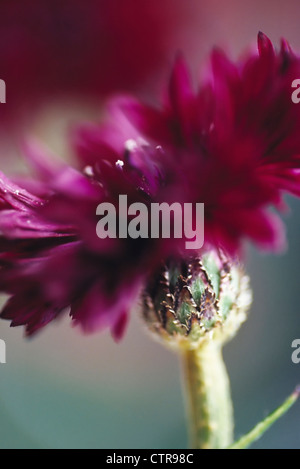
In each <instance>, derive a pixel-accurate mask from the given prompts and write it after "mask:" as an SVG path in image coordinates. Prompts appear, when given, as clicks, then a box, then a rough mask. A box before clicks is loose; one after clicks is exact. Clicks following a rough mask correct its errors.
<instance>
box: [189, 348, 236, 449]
mask: <svg viewBox="0 0 300 469" xmlns="http://www.w3.org/2000/svg"><path fill="white" fill-rule="evenodd" d="M183 365H184V383H185V388H186V394H187V404H188V422H189V433H190V445H191V447H192V448H193V449H225V448H228V447H229V446H230V445H231V444H232V442H233V409H232V403H231V396H230V384H229V379H228V375H227V371H226V368H225V364H224V361H223V357H222V347H221V346H220V345H219V344H217V343H214V342H213V341H211V342H209V341H208V342H206V343H204V344H202V345H201V347H200V348H198V349H197V350H185V351H184V352H183Z"/></svg>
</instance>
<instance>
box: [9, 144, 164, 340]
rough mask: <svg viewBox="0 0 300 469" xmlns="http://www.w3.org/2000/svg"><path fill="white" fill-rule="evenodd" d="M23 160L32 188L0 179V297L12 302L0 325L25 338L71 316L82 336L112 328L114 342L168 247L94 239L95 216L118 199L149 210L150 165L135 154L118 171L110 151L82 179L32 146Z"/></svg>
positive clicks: (153, 181)
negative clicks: (20, 330)
mask: <svg viewBox="0 0 300 469" xmlns="http://www.w3.org/2000/svg"><path fill="white" fill-rule="evenodd" d="M27 152H28V155H29V157H30V159H31V163H32V165H33V166H34V167H35V170H36V172H37V174H38V175H39V180H38V181H37V180H24V181H23V182H22V187H24V186H26V188H27V190H25V189H23V188H20V187H19V186H17V185H15V184H14V183H12V182H11V181H10V180H8V179H7V178H5V176H4V175H3V176H1V187H0V190H1V194H0V195H1V202H2V203H1V207H0V209H1V213H0V219H1V221H0V225H1V226H0V229H1V238H0V265H1V274H0V289H1V290H2V291H3V292H6V293H8V294H9V295H11V296H10V299H9V300H8V301H7V303H6V305H5V306H4V309H3V311H2V313H1V317H2V318H5V319H9V320H11V321H12V323H11V324H12V326H17V325H21V324H22V325H26V332H27V334H29V335H30V334H33V333H34V332H36V331H37V330H38V329H40V328H41V327H43V326H44V325H46V324H47V323H48V322H50V321H51V320H53V319H55V318H56V317H57V316H59V315H60V314H61V313H62V312H63V311H65V310H66V309H67V308H70V315H71V316H72V318H73V320H74V322H75V323H76V324H79V325H81V327H82V329H83V330H84V331H86V332H90V331H92V330H94V329H97V328H104V327H110V328H111V331H112V334H113V336H114V337H115V338H116V339H118V338H120V337H121V336H122V334H123V331H124V328H125V325H126V322H127V317H128V312H129V310H130V308H131V307H132V304H133V301H134V299H135V298H136V296H137V293H138V291H139V289H140V287H141V285H142V282H143V280H144V278H145V276H146V275H147V274H148V273H149V272H150V271H151V269H152V268H154V267H156V266H157V265H158V263H159V261H160V259H161V258H162V256H163V255H164V254H167V252H168V250H169V248H168V244H167V243H166V241H168V240H164V243H161V241H160V240H151V239H135V240H134V239H131V238H126V239H117V238H116V239H111V238H109V239H106V240H103V239H99V238H98V237H97V234H96V225H97V221H98V218H99V217H97V216H96V208H97V206H98V204H99V203H101V202H105V201H109V202H111V203H114V204H115V205H116V206H117V201H118V195H119V194H126V195H127V197H128V203H132V202H133V201H134V202H137V201H142V202H144V203H145V204H147V205H148V204H149V203H150V200H151V198H152V197H155V194H156V193H157V191H158V180H159V176H158V174H157V176H154V172H153V171H155V169H154V165H153V162H152V163H151V164H149V169H148V171H147V169H146V168H145V167H143V164H144V162H143V151H142V150H140V149H136V150H132V152H131V154H132V155H133V159H132V161H130V158H129V159H128V161H127V162H126V164H124V167H123V166H122V165H120V164H119V156H116V158H114V155H113V151H112V152H111V153H112V155H111V156H112V158H111V159H110V158H109V155H108V154H107V153H104V154H103V155H102V156H101V155H99V158H98V161H97V165H95V166H94V167H93V168H92V167H87V168H85V172H84V174H83V173H81V172H79V171H77V170H75V169H73V168H71V167H70V166H68V165H66V164H64V163H59V162H58V161H55V160H53V159H50V158H47V156H46V155H45V154H44V153H43V151H41V150H40V148H38V147H37V146H36V145H35V144H30V145H29V146H28V147H27ZM147 156H149V155H148V154H147ZM153 156H154V155H153ZM135 157H136V158H135ZM139 159H140V161H139Z"/></svg>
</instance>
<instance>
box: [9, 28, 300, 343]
mask: <svg viewBox="0 0 300 469" xmlns="http://www.w3.org/2000/svg"><path fill="white" fill-rule="evenodd" d="M212 65H213V66H212V75H211V77H210V78H209V79H208V81H207V83H205V84H204V85H200V86H199V88H198V90H197V91H194V89H193V87H192V85H191V82H190V78H189V74H188V71H187V68H186V66H185V64H184V62H183V60H182V59H181V58H180V59H179V60H178V61H177V62H176V65H175V68H174V71H173V74H172V77H171V81H170V85H169V94H168V97H167V99H166V100H165V102H164V103H163V106H162V107H161V108H160V109H155V108H152V107H148V106H144V105H142V104H141V103H139V102H138V101H136V100H133V99H129V98H123V99H121V100H119V101H117V104H116V103H115V102H114V105H113V120H112V122H109V123H108V124H107V125H102V126H100V127H99V126H92V127H81V128H80V129H78V131H77V132H76V138H75V146H76V149H77V155H78V164H77V168H75V167H74V168H73V167H71V166H69V165H67V164H65V163H58V162H57V160H56V159H54V158H53V157H52V155H46V154H45V151H44V150H41V149H40V148H39V147H37V146H36V145H28V147H27V149H26V152H27V154H28V156H29V159H30V162H31V165H32V166H33V167H34V169H35V173H36V175H37V177H36V179H35V180H34V181H26V180H24V181H22V182H21V187H22V188H21V187H16V186H15V185H13V183H11V182H10V181H8V180H7V179H5V177H4V176H3V179H2V182H1V185H0V190H1V202H2V203H1V206H0V229H1V233H2V235H1V238H0V266H1V270H0V289H1V290H2V291H3V292H5V293H8V294H9V295H10V298H9V299H8V301H7V303H6V305H5V306H4V309H3V311H2V313H1V317H2V318H6V319H9V320H11V321H12V325H13V326H16V325H21V324H23V325H25V326H26V330H27V333H28V334H32V333H34V332H36V331H37V330H38V329H40V328H41V327H42V326H44V325H45V324H47V323H48V322H50V321H51V320H53V319H55V318H56V317H57V316H59V315H61V314H62V313H63V311H65V310H66V309H68V308H69V309H70V315H71V317H72V318H73V321H74V323H75V324H79V325H81V327H82V328H83V329H84V330H85V331H91V330H94V329H96V328H103V327H109V328H110V329H111V331H112V333H113V335H114V336H115V337H116V338H120V337H121V336H122V334H123V332H124V328H125V325H126V322H127V317H128V312H129V310H130V309H131V307H132V303H133V301H134V299H135V298H136V297H137V295H138V292H139V290H140V288H141V287H142V286H143V285H145V284H146V283H147V285H151V284H152V282H151V276H152V275H156V273H157V271H158V270H159V269H160V267H161V264H162V262H164V263H165V264H166V265H170V262H171V261H170V258H172V259H178V258H186V257H187V253H186V252H185V250H184V246H183V243H182V239H176V238H175V237H173V238H171V239H168V240H166V239H161V238H158V239H151V238H142V237H140V238H137V239H131V238H130V237H127V238H121V237H108V238H106V239H99V238H98V236H97V234H96V225H97V216H96V208H97V206H98V204H99V203H102V202H109V203H112V204H114V205H115V206H117V201H118V198H119V196H120V195H121V194H123V195H124V194H125V195H126V196H127V198H128V202H129V203H135V202H142V203H143V204H145V205H146V206H147V207H149V206H150V204H151V203H152V202H159V203H161V202H169V203H173V202H175V201H177V202H180V203H185V202H188V203H191V202H192V203H204V205H205V245H204V249H203V251H202V252H201V253H199V252H197V253H194V254H195V255H196V256H199V254H201V255H202V254H203V252H204V251H207V250H209V249H211V248H212V249H214V250H219V249H220V248H221V249H222V250H223V251H225V252H227V254H228V253H229V254H232V253H236V252H237V251H238V249H239V247H240V245H241V242H242V240H243V239H244V238H250V239H251V240H252V241H254V242H255V243H256V244H258V245H261V246H264V247H268V248H269V247H270V248H274V247H278V246H280V245H281V243H282V239H283V236H282V230H281V225H280V222H279V219H278V218H277V217H275V215H274V214H270V212H269V207H270V206H272V205H273V206H274V207H277V208H281V207H282V199H281V198H282V192H284V191H287V192H290V193H293V194H295V195H300V181H299V178H300V176H299V168H300V134H299V132H298V128H299V124H300V107H299V108H298V107H297V106H296V105H295V104H293V103H292V101H291V84H292V81H293V80H294V79H295V78H296V77H297V76H300V59H299V58H298V57H296V56H295V55H294V54H293V53H292V51H291V50H290V49H289V47H288V46H287V45H286V43H285V42H283V43H282V48H281V50H280V52H278V53H277V52H275V51H274V49H273V46H272V45H271V43H270V41H269V40H268V39H267V38H266V37H265V36H263V35H260V36H259V52H258V54H251V55H249V56H247V57H246V58H244V59H243V60H242V61H239V62H238V63H237V64H235V63H233V62H231V61H230V60H229V59H228V58H227V57H226V56H225V55H224V53H222V52H220V51H215V52H214V53H213V55H212ZM298 109H299V110H298ZM25 189H26V190H25ZM188 254H189V257H190V255H191V252H189V253H188ZM201 272H202V271H201ZM204 274H205V272H204V273H203V272H202V273H201V275H202V276H203V275H204ZM149 278H150V282H149V280H148V279H149ZM179 281H181V280H180V279H179ZM186 281H187V282H189V279H188V278H186ZM154 283H155V282H154ZM188 286H190V285H188ZM206 286H207V285H206ZM207 287H208V286H207ZM204 290H205V288H204ZM208 290H209V289H208ZM205 291H206V290H205ZM210 293H211V292H210ZM238 296H239V295H238V293H236V292H235V293H234V298H235V299H236V298H238ZM216 298H217V297H216ZM152 299H153V298H152ZM198 300H199V305H198V308H200V305H201V301H202V300H201V299H199V298H198ZM211 307H212V310H213V311H214V315H215V316H216V318H217V319H218V317H219V316H218V314H219V310H218V305H217V303H215V302H214V301H213V302H212V305H211ZM197 311H198V310H197ZM199 311H200V310H199ZM199 311H198V313H199ZM200 312H201V311H200ZM175 313H176V314H177V311H175ZM198 313H197V314H198ZM199 314H200V313H199ZM199 314H198V315H196V316H197V318H198V319H199V320H202V317H201V318H200V317H198V316H199ZM198 319H197V320H198ZM217 323H218V321H217Z"/></svg>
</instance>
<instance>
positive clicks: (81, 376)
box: [0, 0, 300, 449]
mask: <svg viewBox="0 0 300 469" xmlns="http://www.w3.org/2000/svg"><path fill="white" fill-rule="evenodd" d="M86 3H88V6H87V5H86ZM150 5H151V6H150ZM299 19H300V4H299V2H298V1H296V0H285V1H282V0H273V1H272V2H270V1H266V0H259V1H258V0H251V1H250V0H244V1H241V0H227V1H226V2H220V1H217V0H210V1H201V0H189V2H186V0H172V1H170V0H164V1H158V0H156V1H153V2H149V1H147V0H126V2H124V1H119V0H110V1H109V2H107V1H106V2H105V1H102V0H97V1H91V2H84V1H83V0H82V1H79V0H72V1H69V0H60V2H58V1H56V0H51V1H50V0H47V1H46V0H35V1H34V0H28V1H25V0H19V1H17V0H9V1H6V0H3V1H2V2H1V4H0V78H1V79H5V81H6V84H7V104H6V105H0V128H1V129H2V131H3V132H2V137H1V139H0V143H1V145H2V154H3V158H2V156H1V159H0V165H2V168H1V169H5V170H6V169H7V168H8V169H9V170H10V171H15V170H17V171H18V170H19V169H20V162H19V160H18V158H17V154H18V146H17V144H18V141H19V139H20V138H21V137H22V136H23V134H24V132H25V131H26V132H31V133H35V134H37V135H39V137H40V138H41V139H42V140H43V141H44V142H46V143H47V144H48V145H49V146H50V147H51V148H52V149H54V150H55V151H58V152H59V153H61V154H62V155H63V156H65V157H68V156H69V148H68V146H67V145H66V143H65V142H66V140H65V139H64V137H65V135H66V133H67V131H68V129H69V127H70V126H71V125H73V124H74V123H75V122H78V121H80V120H82V119H83V118H84V119H89V120H95V119H98V118H99V117H100V116H101V112H102V111H101V110H102V106H103V103H104V102H105V100H106V99H107V97H108V96H110V95H111V94H113V93H115V92H120V91H134V92H135V93H137V94H138V95H140V96H142V97H145V98H146V99H155V98H153V97H154V96H155V94H156V93H158V92H159V90H160V89H161V84H162V83H163V82H165V81H166V79H167V77H168V74H169V69H170V66H171V64H172V62H173V60H174V56H175V54H176V52H177V51H178V50H182V51H183V52H184V53H185V55H186V56H187V57H188V60H189V62H190V63H191V65H192V68H193V70H194V73H195V74H196V73H198V71H199V70H200V69H201V66H203V63H204V61H205V60H206V59H207V56H208V54H209V51H210V50H211V48H212V47H213V46H215V45H218V46H221V47H223V48H225V49H226V50H228V51H229V52H230V53H231V54H232V55H233V56H234V57H237V56H238V55H239V54H240V53H241V52H242V51H243V50H244V49H245V47H248V46H249V45H255V41H256V35H257V32H258V31H259V30H262V31H263V32H265V33H266V34H267V35H268V36H269V37H270V38H271V39H272V40H273V41H274V42H275V43H276V44H278V43H279V40H280V38H281V37H282V36H284V37H286V38H287V39H288V40H289V41H290V42H291V44H292V46H293V47H294V49H295V50H296V51H297V50H298V51H299V52H300V30H299ZM83 72H84V73H83ZM295 78H296V77H295ZM146 90H147V91H146ZM1 145H0V147H1ZM289 204H290V207H291V211H290V213H289V214H287V215H286V216H285V219H286V223H287V230H288V241H289V250H288V251H287V252H286V253H285V254H284V255H281V256H272V255H262V254H260V253H259V252H256V251H254V250H252V249H251V248H250V249H249V251H248V256H247V269H248V272H249V274H250V276H251V278H252V287H253V290H254V303H253V307H252V310H251V314H250V316H249V320H248V322H247V323H246V324H245V325H244V326H243V328H242V330H241V332H240V333H239V334H238V336H237V337H236V339H235V340H234V341H233V342H232V343H230V344H228V345H227V346H226V348H225V358H226V363H227V365H228V370H229V374H230V377H231V384H232V394H233V401H234V406H235V414H236V436H240V435H242V434H243V433H245V432H247V431H248V430H250V429H251V428H252V426H253V425H255V424H256V423H257V422H258V421H259V420H261V419H262V417H264V416H266V415H267V414H268V413H269V412H270V411H272V410H273V409H274V408H275V407H276V406H278V405H279V404H280V403H281V402H282V401H283V399H284V398H285V397H286V396H287V395H288V394H289V393H290V392H291V391H292V390H293V389H294V387H295V385H296V384H299V383H300V364H299V365H295V364H293V363H292V361H291V354H292V348H291V344H292V341H293V340H294V339H300V308H299V296H298V295H299V285H300V284H299V272H300V268H299V266H300V246H299V239H300V204H299V203H297V201H291V202H290V201H289ZM69 322H70V321H69V318H67V317H66V318H64V320H63V321H60V322H56V323H55V324H51V325H50V326H48V327H47V328H46V329H45V330H44V331H43V332H42V333H41V334H40V335H38V336H37V337H36V338H34V339H33V340H30V341H28V340H25V339H24V337H23V331H22V330H21V329H10V328H9V325H8V323H6V322H4V321H2V322H1V323H0V338H1V339H3V340H5V341H6V345H7V364H6V365H0V422H1V423H0V448H1V449H4V448H109V449H118V448H153V449H154V448H170V449H172V448H186V447H187V439H186V428H185V416H184V406H183V400H182V389H181V381H180V373H179V368H180V363H179V360H178V358H177V356H176V355H175V354H173V353H171V352H169V351H167V350H165V349H164V348H163V347H162V346H161V345H159V344H157V343H156V342H154V341H153V340H152V338H150V337H149V336H148V335H147V333H146V332H145V330H144V326H143V324H142V323H141V321H140V320H139V317H138V314H137V312H136V311H133V313H132V321H131V323H130V327H129V330H128V333H127V335H126V337H125V339H124V340H123V341H122V342H121V343H120V344H115V343H114V342H113V341H112V339H111V337H110V336H109V334H107V333H104V334H100V335H95V336H88V337H85V336H82V335H81V334H80V333H79V332H78V331H77V330H75V329H73V328H71V327H70V324H69ZM254 448H265V449H269V448H270V449H271V448H290V449H296V448H300V403H299V404H297V405H296V406H295V407H294V408H293V409H292V410H291V411H290V412H289V414H288V415H287V416H285V417H284V418H283V419H282V420H281V421H280V422H279V423H277V424H276V425H275V426H274V428H272V429H271V430H270V431H269V432H268V433H267V434H266V435H265V436H264V437H263V438H262V439H261V440H260V441H259V442H258V443H257V444H256V445H255V446H254Z"/></svg>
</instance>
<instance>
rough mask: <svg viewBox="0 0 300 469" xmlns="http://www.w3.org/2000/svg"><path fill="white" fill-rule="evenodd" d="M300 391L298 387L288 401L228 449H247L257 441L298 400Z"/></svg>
mask: <svg viewBox="0 0 300 469" xmlns="http://www.w3.org/2000/svg"><path fill="white" fill-rule="evenodd" d="M299 393H300V388H297V389H296V391H295V392H293V394H292V395H291V396H290V397H288V398H287V400H286V401H284V403H283V404H282V405H281V406H280V407H279V408H278V409H276V410H275V411H274V412H273V413H272V414H270V415H269V416H268V417H267V418H265V420H264V421H263V422H260V423H259V424H258V425H256V427H254V428H253V430H251V431H250V432H249V433H248V434H247V435H245V436H243V437H242V438H241V439H240V440H238V441H237V442H236V443H234V444H233V445H232V446H230V447H229V448H228V449H247V448H249V446H250V445H251V444H252V443H254V442H255V441H257V440H258V439H259V438H260V437H261V436H262V435H263V434H264V433H265V432H266V431H267V430H268V429H269V428H270V427H271V426H272V425H273V424H274V423H275V422H276V421H277V420H278V419H279V418H280V417H282V416H283V415H284V414H285V413H286V412H287V411H288V410H289V409H290V408H291V407H292V406H293V405H294V404H295V402H296V401H297V399H298V397H299Z"/></svg>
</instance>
